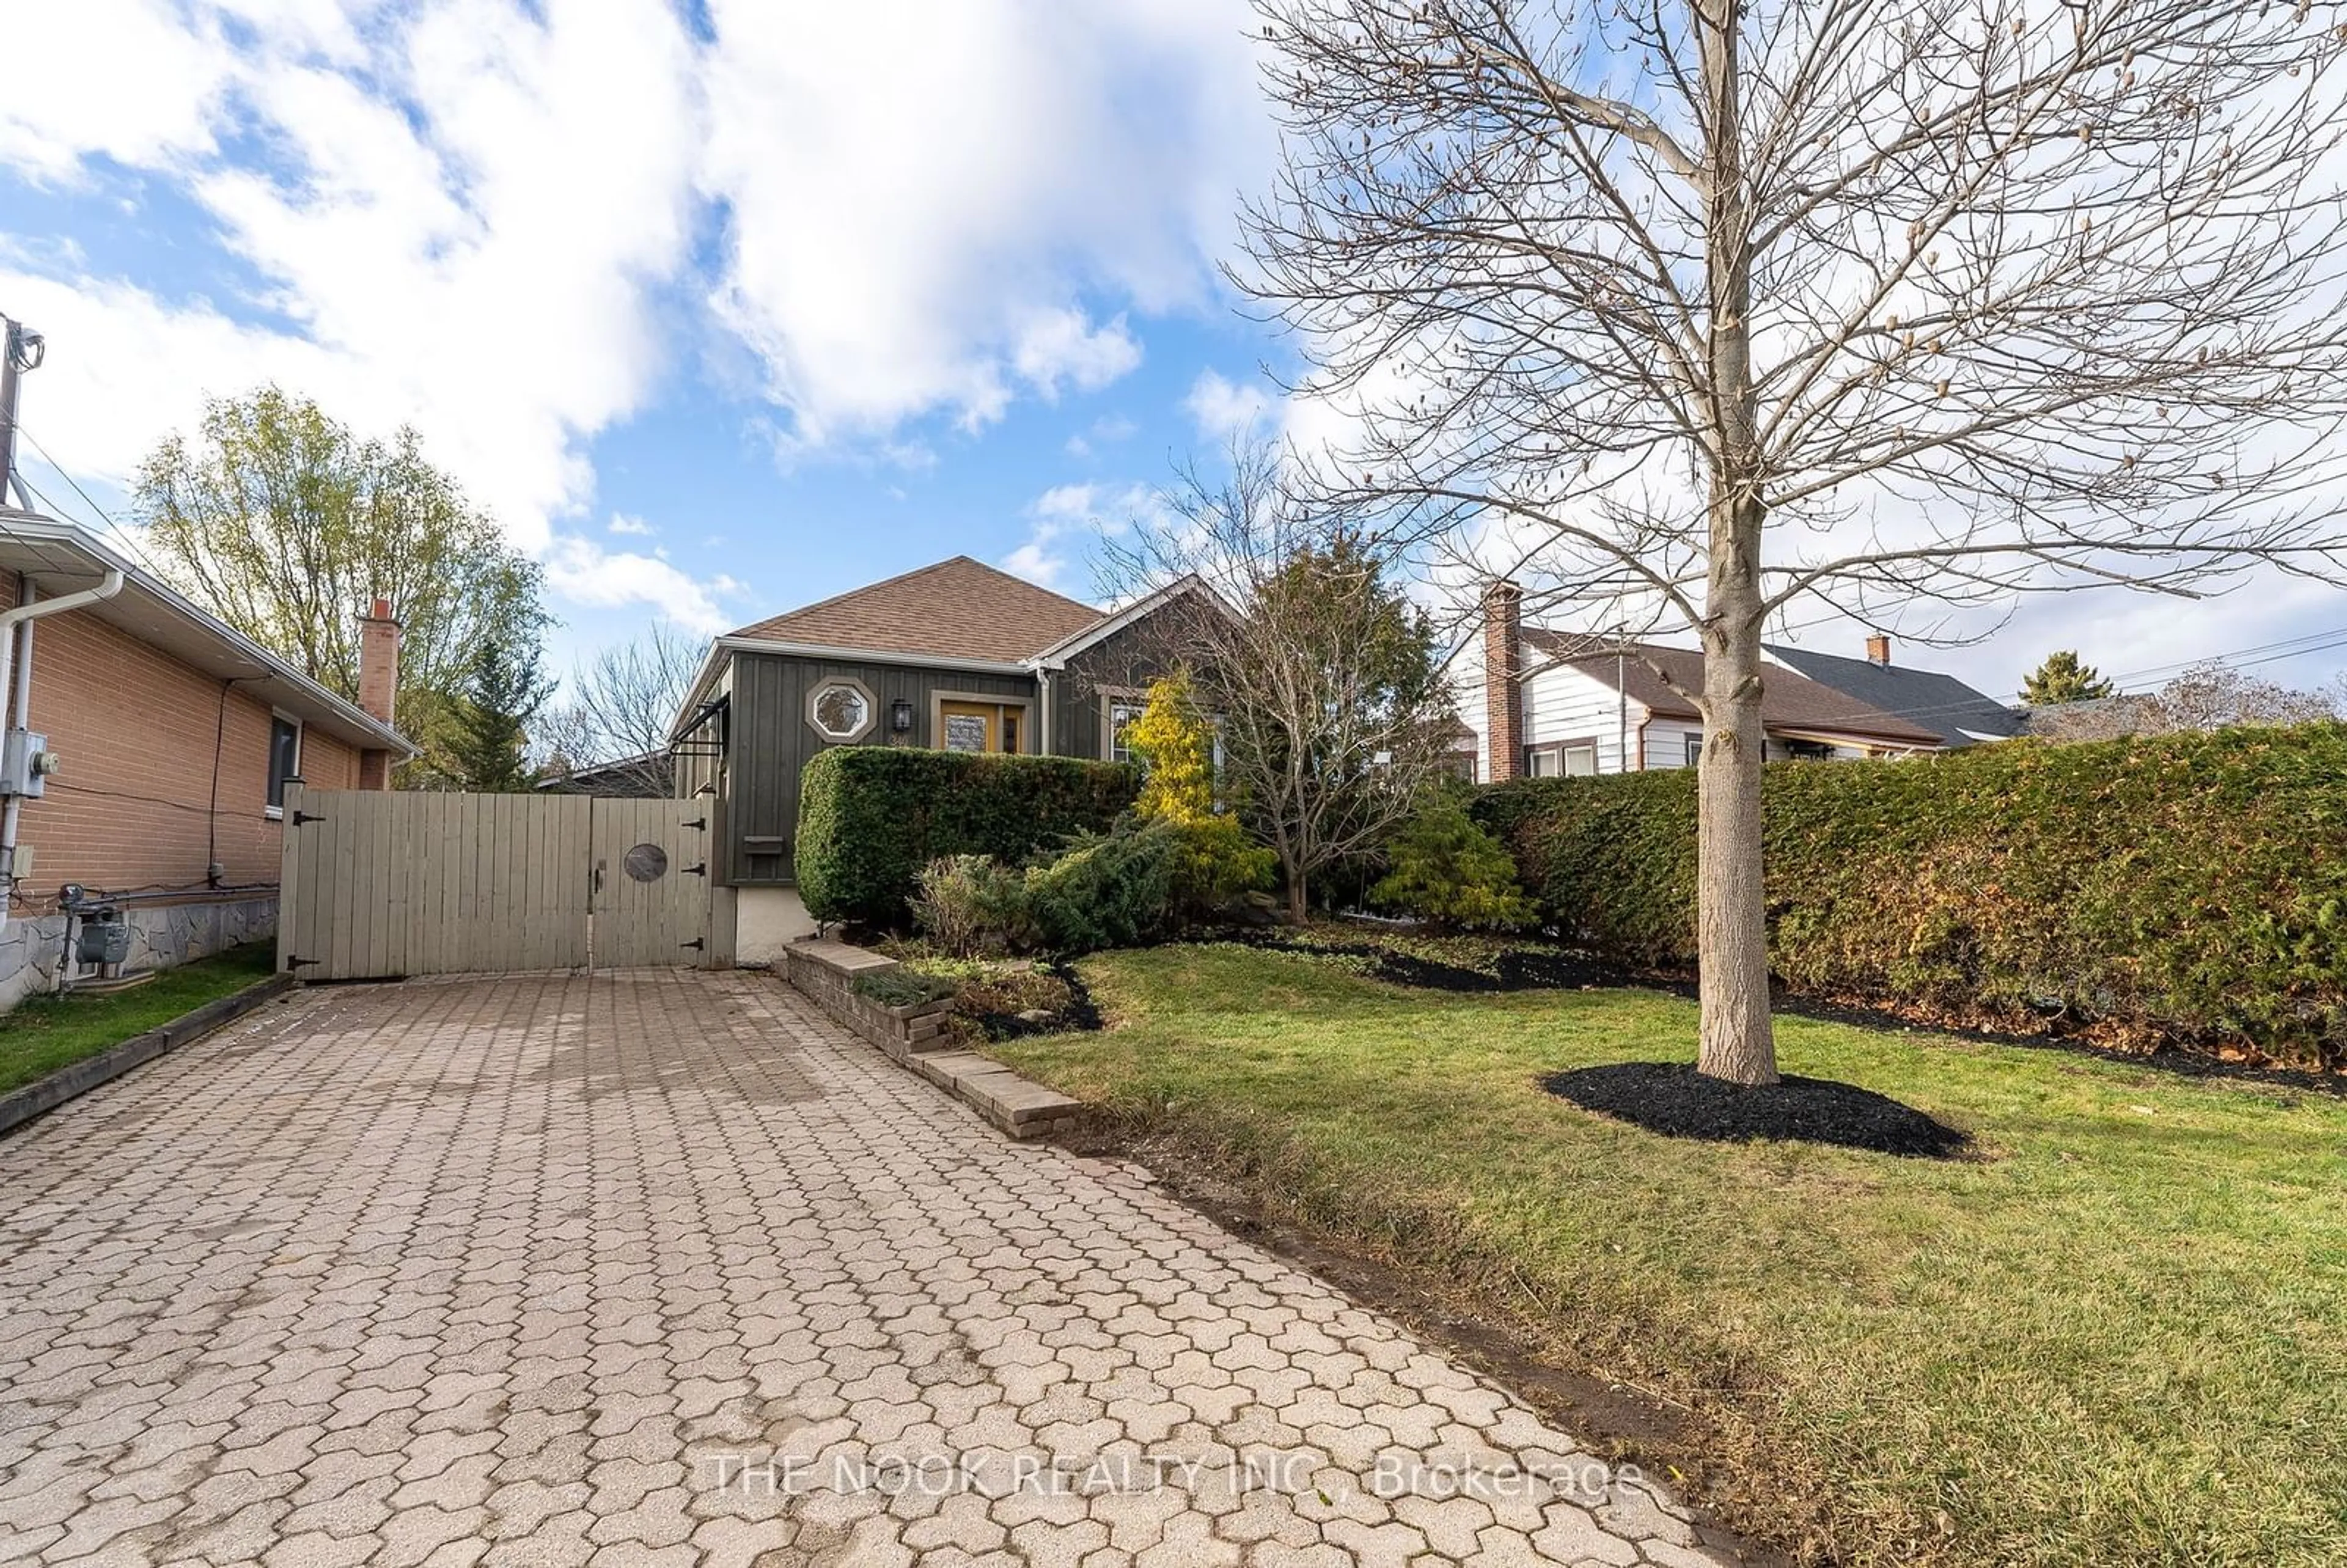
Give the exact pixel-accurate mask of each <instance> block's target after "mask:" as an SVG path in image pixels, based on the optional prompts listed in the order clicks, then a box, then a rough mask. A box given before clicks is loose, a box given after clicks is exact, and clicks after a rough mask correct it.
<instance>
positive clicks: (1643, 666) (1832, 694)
mask: <svg viewBox="0 0 2347 1568" xmlns="http://www.w3.org/2000/svg"><path fill="white" fill-rule="evenodd" d="M1523 638H1524V642H1525V645H1526V646H1528V647H1531V648H1535V649H1538V650H1539V651H1541V652H1542V653H1545V654H1547V655H1549V656H1550V657H1551V658H1552V659H1555V660H1558V661H1563V662H1564V663H1567V664H1570V665H1572V666H1573V667H1574V668H1575V669H1577V670H1581V671H1585V672H1587V673H1588V674H1591V675H1594V676H1595V677H1596V678H1597V679H1598V680H1600V681H1603V682H1604V683H1605V684H1606V685H1608V686H1611V685H1613V684H1614V668H1615V665H1616V660H1615V658H1614V643H1613V642H1612V641H1609V640H1607V639H1605V638H1602V637H1580V636H1575V635H1573V633H1570V632H1563V631H1548V630H1542V629H1541V628H1539V627H1533V626H1527V627H1525V628H1524V630H1523ZM1629 651H1630V657H1629V658H1628V659H1626V660H1623V661H1619V662H1620V665H1621V669H1622V675H1623V683H1624V685H1626V686H1627V687H1628V688H1629V690H1630V696H1631V699H1632V700H1633V701H1635V702H1639V703H1642V704H1644V705H1645V708H1646V710H1647V711H1648V712H1653V713H1656V714H1659V715H1661V716H1663V717H1665V718H1670V719H1694V718H1699V717H1701V715H1700V714H1698V713H1697V712H1696V707H1695V704H1694V703H1693V702H1688V701H1687V700H1686V698H1685V697H1682V696H1680V695H1679V694H1678V692H1674V691H1672V690H1671V688H1670V687H1669V686H1667V685H1665V684H1664V682H1663V681H1662V678H1661V677H1660V676H1658V675H1656V674H1655V670H1654V668H1653V666H1655V665H1660V666H1661V667H1662V668H1663V670H1664V671H1665V672H1667V673H1668V674H1669V676H1670V678H1671V680H1672V681H1674V682H1676V683H1677V684H1678V685H1680V686H1681V687H1684V688H1685V689H1686V690H1687V691H1690V692H1695V691H1700V690H1702V688H1703V655H1702V654H1701V653H1699V652H1696V651H1695V650H1693V649H1691V648H1664V647H1660V646H1657V645H1656V644H1655V643H1652V642H1634V643H1631V644H1630V645H1629ZM1760 723H1761V725H1762V727H1763V728H1766V729H1769V730H1797V731H1806V732H1816V731H1826V732H1829V733H1835V734H1850V735H1863V736H1865V737H1867V738H1868V739H1870V740H1877V741H1892V742H1897V743H1901V744H1903V745H1928V746H1938V745H1943V744H1945V742H1944V741H1943V740H1942V738H1941V736H1940V734H1939V733H1938V732H1936V731H1932V730H1927V729H1924V728H1923V727H1922V725H1920V724H1915V723H1909V722H1908V721H1907V720H1905V719H1901V718H1898V717H1895V716H1894V715H1892V714H1890V713H1886V712H1883V711H1882V710H1881V709H1880V708H1870V707H1869V706H1867V705H1866V704H1865V703H1863V702H1860V701H1858V699H1856V698H1855V697H1852V696H1850V695H1849V694H1848V693H1847V692H1837V691H1835V690H1834V689H1833V688H1832V687H1830V686H1827V685H1823V684H1821V683H1819V682H1816V681H1812V680H1810V679H1809V677H1807V676H1805V675H1800V674H1797V673H1796V672H1794V671H1791V670H1788V669H1786V668H1785V667H1784V666H1783V665H1780V664H1777V663H1773V662H1772V663H1770V664H1768V666H1767V667H1766V668H1765V669H1764V670H1763V671H1761V674H1760Z"/></svg>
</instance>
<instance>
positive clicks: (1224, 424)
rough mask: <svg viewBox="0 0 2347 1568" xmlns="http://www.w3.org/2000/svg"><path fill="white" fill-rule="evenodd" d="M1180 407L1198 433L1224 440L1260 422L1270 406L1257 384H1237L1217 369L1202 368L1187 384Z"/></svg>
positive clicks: (1212, 438) (1238, 434)
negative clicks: (1196, 377) (1185, 394)
mask: <svg viewBox="0 0 2347 1568" xmlns="http://www.w3.org/2000/svg"><path fill="white" fill-rule="evenodd" d="M1182 406H1183V407H1184V409H1186V410H1187V411H1188V412H1189V415H1190V418H1191V420H1192V421H1193V422H1194V423H1195V424H1196V425H1197V426H1198V434H1199V435H1201V436H1206V437H1207V438H1209V439H1211V440H1217V441H1227V440H1230V439H1231V438H1232V437H1234V436H1244V435H1245V434H1246V433H1247V432H1248V431H1249V430H1252V429H1254V428H1255V427H1256V426H1257V425H1261V424H1262V423H1263V418H1264V415H1266V413H1268V412H1269V411H1270V409H1271V398H1270V397H1269V396H1268V395H1266V393H1265V392H1264V390H1263V389H1262V388H1261V387H1259V386H1241V385H1240V384H1237V383H1236V382H1234V381H1232V380H1231V379H1230V378H1229V377H1228V376H1225V375H1224V374H1222V373H1221V372H1220V371H1214V370H1206V371H1201V372H1200V373H1199V374H1198V379H1197V380H1195V381H1194V382H1192V383H1191V384H1190V391H1189V394H1188V395H1187V396H1185V397H1184V398H1183V399H1182Z"/></svg>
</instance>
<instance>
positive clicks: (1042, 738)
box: [1035, 664, 1056, 757]
mask: <svg viewBox="0 0 2347 1568" xmlns="http://www.w3.org/2000/svg"><path fill="white" fill-rule="evenodd" d="M1035 694H1036V702H1037V705H1038V706H1040V708H1041V709H1042V710H1043V711H1042V713H1041V715H1040V717H1039V718H1038V719H1037V721H1036V723H1035V754H1036V755H1037V756H1039V757H1048V756H1052V755H1055V754H1056V753H1053V752H1052V750H1051V666H1050V665H1048V664H1039V665H1037V666H1036V667H1035Z"/></svg>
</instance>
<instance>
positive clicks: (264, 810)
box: [261, 708, 310, 822]
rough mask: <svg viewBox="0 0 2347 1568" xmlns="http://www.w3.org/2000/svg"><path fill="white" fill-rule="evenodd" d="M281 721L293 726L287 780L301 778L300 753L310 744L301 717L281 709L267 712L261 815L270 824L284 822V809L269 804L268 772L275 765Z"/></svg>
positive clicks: (306, 728) (262, 766) (262, 768)
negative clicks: (290, 761)
mask: <svg viewBox="0 0 2347 1568" xmlns="http://www.w3.org/2000/svg"><path fill="white" fill-rule="evenodd" d="M281 719H282V720H283V721H284V722H285V723H289V724H291V725H292V726H293V771H292V773H290V774H286V775H285V776H286V778H287V779H289V780H292V779H298V778H300V777H301V776H302V752H303V751H304V750H305V749H307V747H308V745H309V743H310V727H309V726H308V725H307V724H305V723H302V715H300V714H299V713H289V712H286V711H285V710H284V709H282V708H272V709H270V710H269V751H268V753H267V755H266V756H265V757H264V758H263V759H262V762H261V816H262V817H263V818H265V819H266V820H268V821H270V822H282V821H284V820H285V808H284V807H283V806H282V805H272V804H269V770H270V769H271V768H272V767H274V766H275V765H276V764H277V723H278V721H279V720H281Z"/></svg>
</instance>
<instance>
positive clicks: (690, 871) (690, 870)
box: [683, 860, 709, 876]
mask: <svg viewBox="0 0 2347 1568" xmlns="http://www.w3.org/2000/svg"><path fill="white" fill-rule="evenodd" d="M683 874H684V875H685V876H708V875H709V862H707V861H706V860H704V861H702V863H701V864H700V865H698V866H686V867H685V868H684V873H683Z"/></svg>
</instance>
